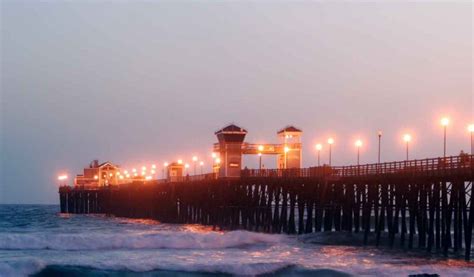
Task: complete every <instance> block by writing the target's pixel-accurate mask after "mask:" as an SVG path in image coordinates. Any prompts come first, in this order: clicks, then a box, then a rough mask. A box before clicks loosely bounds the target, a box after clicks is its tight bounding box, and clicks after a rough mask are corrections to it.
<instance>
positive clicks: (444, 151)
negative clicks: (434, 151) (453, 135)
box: [441, 117, 449, 158]
mask: <svg viewBox="0 0 474 277" xmlns="http://www.w3.org/2000/svg"><path fill="white" fill-rule="evenodd" d="M448 125H449V118H447V117H443V118H442V119H441V126H443V129H444V147H443V157H444V158H446V129H447V127H448Z"/></svg>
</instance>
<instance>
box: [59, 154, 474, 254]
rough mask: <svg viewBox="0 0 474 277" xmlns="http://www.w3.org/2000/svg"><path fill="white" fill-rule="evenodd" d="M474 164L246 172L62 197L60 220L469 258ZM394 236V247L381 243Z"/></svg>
mask: <svg viewBox="0 0 474 277" xmlns="http://www.w3.org/2000/svg"><path fill="white" fill-rule="evenodd" d="M473 182H474V155H461V156H453V157H446V158H435V159H425V160H410V161H402V162H392V163H382V164H368V165H360V166H343V167H328V166H322V167H312V168H305V169H287V170H243V171H242V172H241V177H240V178H215V176H214V175H213V174H207V175H198V176H191V177H188V178H184V180H181V181H179V182H165V181H163V180H158V181H156V180H155V181H148V182H139V183H131V184H127V185H122V186H120V187H101V188H97V189H84V188H81V187H74V188H72V187H67V186H63V187H60V189H59V194H60V203H61V212H62V213H104V214H110V215H114V216H120V217H131V218H151V219H156V220H159V221H161V222H166V223H196V224H203V225H210V226H214V227H215V228H218V229H226V230H234V229H246V230H251V231H257V232H268V233H287V234H303V233H313V232H355V233H361V234H363V237H364V243H366V244H368V243H374V244H375V245H377V246H378V245H380V244H382V243H385V244H387V243H388V244H389V246H392V247H393V246H395V244H398V245H397V247H402V248H405V249H413V248H417V249H424V250H426V251H427V252H429V253H435V252H438V253H443V254H444V255H445V256H448V254H454V255H456V254H461V253H463V254H464V257H465V259H466V260H469V259H470V255H471V245H472V229H473V220H474V218H473V215H472V213H471V212H470V211H471V210H472V208H473V199H472V185H473ZM383 236H388V240H382V237H383Z"/></svg>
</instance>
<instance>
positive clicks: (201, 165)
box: [199, 161, 204, 175]
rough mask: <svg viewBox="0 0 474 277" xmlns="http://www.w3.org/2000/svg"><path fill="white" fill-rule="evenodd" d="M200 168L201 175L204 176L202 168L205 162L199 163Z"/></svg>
mask: <svg viewBox="0 0 474 277" xmlns="http://www.w3.org/2000/svg"><path fill="white" fill-rule="evenodd" d="M199 166H200V167H201V175H202V174H203V173H202V167H203V166H204V162H203V161H200V162H199Z"/></svg>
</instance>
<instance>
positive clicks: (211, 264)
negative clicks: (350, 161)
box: [0, 206, 474, 276]
mask: <svg viewBox="0 0 474 277" xmlns="http://www.w3.org/2000/svg"><path fill="white" fill-rule="evenodd" d="M312 237H313V238H314V237H316V239H314V240H312ZM302 238H303V239H302ZM308 238H309V239H308ZM355 238H356V237H355V236H352V237H350V239H355ZM333 240H336V241H340V237H338V236H333V235H331V234H313V235H305V236H286V235H269V234H260V233H251V232H245V231H235V232H215V231H213V230H212V227H209V226H200V225H195V224H186V225H173V224H162V223H160V222H159V221H155V220H144V219H126V218H116V217H108V216H104V215H65V214H58V213H57V207H56V206H34V207H30V206H27V207H26V208H25V207H21V206H16V207H5V206H0V276H1V275H2V271H3V273H4V272H7V270H10V271H13V272H16V273H18V270H23V271H22V272H30V273H34V272H38V271H39V270H42V269H44V266H46V265H62V266H86V267H91V268H96V269H102V270H118V271H135V272H147V271H153V270H172V271H176V270H178V271H183V270H184V271H190V272H224V273H231V274H250V275H255V274H261V273H270V272H275V271H278V270H283V272H284V273H288V272H286V271H284V270H286V269H287V268H288V266H292V267H291V270H299V269H305V270H319V269H331V270H336V271H341V272H346V273H350V274H355V275H372V276H407V275H409V274H421V273H431V274H433V273H437V274H440V275H441V276H443V275H445V276H456V275H457V276H469V275H472V272H473V271H474V265H473V263H468V262H465V261H463V260H460V259H459V260H456V259H444V258H441V257H431V258H430V257H426V253H425V252H421V251H420V252H416V251H412V252H406V251H404V250H400V249H393V250H391V249H388V248H383V247H381V248H375V247H362V246H350V245H329V244H331V243H332V241H333ZM318 241H323V242H325V244H320V243H314V242H318ZM347 241H350V240H347ZM150 246H152V247H150ZM295 268H296V269H295ZM15 270H17V271H15ZM20 275H21V274H20Z"/></svg>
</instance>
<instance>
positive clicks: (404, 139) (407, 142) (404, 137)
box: [403, 134, 411, 161]
mask: <svg viewBox="0 0 474 277" xmlns="http://www.w3.org/2000/svg"><path fill="white" fill-rule="evenodd" d="M403 141H404V142H405V143H406V150H407V151H406V152H407V161H408V144H409V142H410V141H411V135H410V134H405V135H403Z"/></svg>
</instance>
